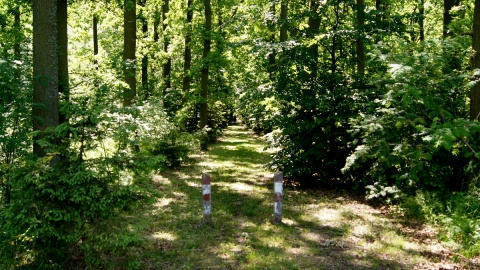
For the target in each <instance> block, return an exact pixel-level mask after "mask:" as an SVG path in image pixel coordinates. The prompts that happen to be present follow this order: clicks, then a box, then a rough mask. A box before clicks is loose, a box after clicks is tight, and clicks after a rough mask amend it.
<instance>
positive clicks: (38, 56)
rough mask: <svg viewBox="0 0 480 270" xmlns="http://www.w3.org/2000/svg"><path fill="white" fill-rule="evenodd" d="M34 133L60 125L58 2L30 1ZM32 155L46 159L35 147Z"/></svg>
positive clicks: (47, 0)
mask: <svg viewBox="0 0 480 270" xmlns="http://www.w3.org/2000/svg"><path fill="white" fill-rule="evenodd" d="M33 25H34V26H33V78H34V79H33V110H32V113H33V130H34V131H43V130H45V129H46V128H49V127H55V126H57V125H58V124H59V118H58V117H59V108H58V107H59V106H58V52H57V48H58V46H57V45H58V44H57V42H58V25H57V1H51V0H34V1H33ZM41 138H42V135H41V134H40V135H39V136H36V137H35V139H34V144H33V153H34V154H35V155H37V156H45V155H46V152H45V149H44V148H43V147H42V146H40V144H38V143H37V141H38V140H39V139H41Z"/></svg>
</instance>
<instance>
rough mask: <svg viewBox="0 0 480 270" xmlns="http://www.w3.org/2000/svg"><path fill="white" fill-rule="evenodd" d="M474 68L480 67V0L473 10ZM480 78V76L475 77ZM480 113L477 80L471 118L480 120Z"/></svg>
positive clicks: (471, 99)
mask: <svg viewBox="0 0 480 270" xmlns="http://www.w3.org/2000/svg"><path fill="white" fill-rule="evenodd" d="M472 43H473V45H472V51H473V53H472V60H471V61H472V69H473V70H475V69H480V0H475V8H474V11H473V35H472ZM473 79H474V80H480V76H475V77H473ZM479 115H480V83H479V82H476V83H475V84H474V86H473V87H472V89H471V91H470V119H471V120H479V119H480V118H479Z"/></svg>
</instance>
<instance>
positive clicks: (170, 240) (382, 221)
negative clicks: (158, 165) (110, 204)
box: [130, 126, 478, 269]
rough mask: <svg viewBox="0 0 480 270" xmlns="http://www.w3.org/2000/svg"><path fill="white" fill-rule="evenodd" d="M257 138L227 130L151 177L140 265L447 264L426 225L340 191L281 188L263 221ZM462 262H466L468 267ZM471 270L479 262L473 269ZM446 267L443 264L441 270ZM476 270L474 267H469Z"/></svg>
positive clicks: (264, 156) (267, 201)
mask: <svg viewBox="0 0 480 270" xmlns="http://www.w3.org/2000/svg"><path fill="white" fill-rule="evenodd" d="M264 147H265V144H264V142H263V141H262V139H261V138H259V137H257V136H255V135H254V134H253V133H251V132H249V131H248V130H246V129H244V128H243V127H240V126H231V127H229V128H228V129H227V130H226V132H225V135H224V137H222V138H220V140H219V142H218V143H216V144H214V145H212V146H211V149H210V150H209V151H208V152H207V153H200V154H197V155H195V156H193V157H192V158H193V160H194V162H193V163H192V164H187V165H185V166H183V167H182V168H181V169H179V170H177V171H170V172H167V173H163V174H161V175H155V176H154V178H153V180H154V184H155V187H156V189H157V190H158V191H159V193H160V194H161V196H160V197H159V199H158V201H157V203H156V204H155V205H154V207H153V208H151V209H148V211H146V212H139V213H138V217H137V218H138V220H143V221H144V222H147V223H148V226H147V229H144V230H143V231H142V232H141V233H142V236H143V239H142V241H140V242H139V243H137V245H135V246H133V247H131V252H130V254H131V256H132V259H136V260H137V261H138V262H139V263H140V265H141V266H140V267H139V268H141V269H413V268H418V269H425V268H428V269H430V268H435V269H438V268H439V267H443V266H448V267H450V266H453V265H461V266H465V265H467V264H466V263H464V262H460V263H457V264H455V263H453V262H451V259H450V258H451V255H452V252H451V251H449V250H447V249H446V248H444V247H443V246H442V245H441V243H439V242H438V241H437V240H436V238H435V232H434V230H433V229H432V228H430V227H428V226H424V225H419V224H405V223H402V222H403V221H404V219H402V218H401V217H399V216H398V215H391V213H393V212H392V211H387V210H388V209H378V208H374V207H371V206H369V205H367V204H366V203H364V202H363V201H362V200H361V199H358V198H355V197H352V196H350V195H348V194H347V193H344V192H341V191H332V190H317V191H312V190H297V189H292V188H286V189H285V190H284V193H285V195H284V213H283V224H280V225H273V224H272V223H271V220H272V214H273V205H272V199H273V194H272V193H273V172H271V171H268V170H266V169H265V167H264V164H265V163H267V162H268V161H270V153H268V152H266V151H264V150H263V149H264ZM202 173H209V174H211V176H212V210H213V215H212V219H213V227H212V226H209V225H204V224H203V223H202V196H201V174H202ZM467 266H468V265H467ZM473 267H478V265H473ZM447 269H449V268H447ZM472 269H474V268H472Z"/></svg>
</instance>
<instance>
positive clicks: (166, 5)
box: [162, 0, 172, 109]
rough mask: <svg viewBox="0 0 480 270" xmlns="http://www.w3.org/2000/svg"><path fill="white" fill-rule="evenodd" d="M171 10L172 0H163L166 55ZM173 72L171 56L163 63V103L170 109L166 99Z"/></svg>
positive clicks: (164, 49)
mask: <svg viewBox="0 0 480 270" xmlns="http://www.w3.org/2000/svg"><path fill="white" fill-rule="evenodd" d="M169 12H170V0H163V5H162V19H163V20H162V26H163V51H164V52H165V55H168V47H169V46H170V37H169V35H168V34H167V27H168V24H167V16H168V13H169ZM171 73H172V58H171V57H170V56H168V57H167V62H165V63H164V64H163V74H162V75H163V82H164V84H163V101H164V102H163V105H164V107H165V108H166V109H168V107H169V106H168V102H167V99H166V96H167V91H168V90H169V89H170V88H172V80H171Z"/></svg>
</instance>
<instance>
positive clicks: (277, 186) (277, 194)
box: [273, 172, 283, 224]
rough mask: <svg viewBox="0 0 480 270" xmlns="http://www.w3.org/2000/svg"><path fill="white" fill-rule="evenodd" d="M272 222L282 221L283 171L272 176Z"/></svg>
mask: <svg viewBox="0 0 480 270" xmlns="http://www.w3.org/2000/svg"><path fill="white" fill-rule="evenodd" d="M273 192H274V193H273V224H278V223H282V206H283V204H282V198H283V173H282V172H276V173H275V174H274V176H273Z"/></svg>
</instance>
